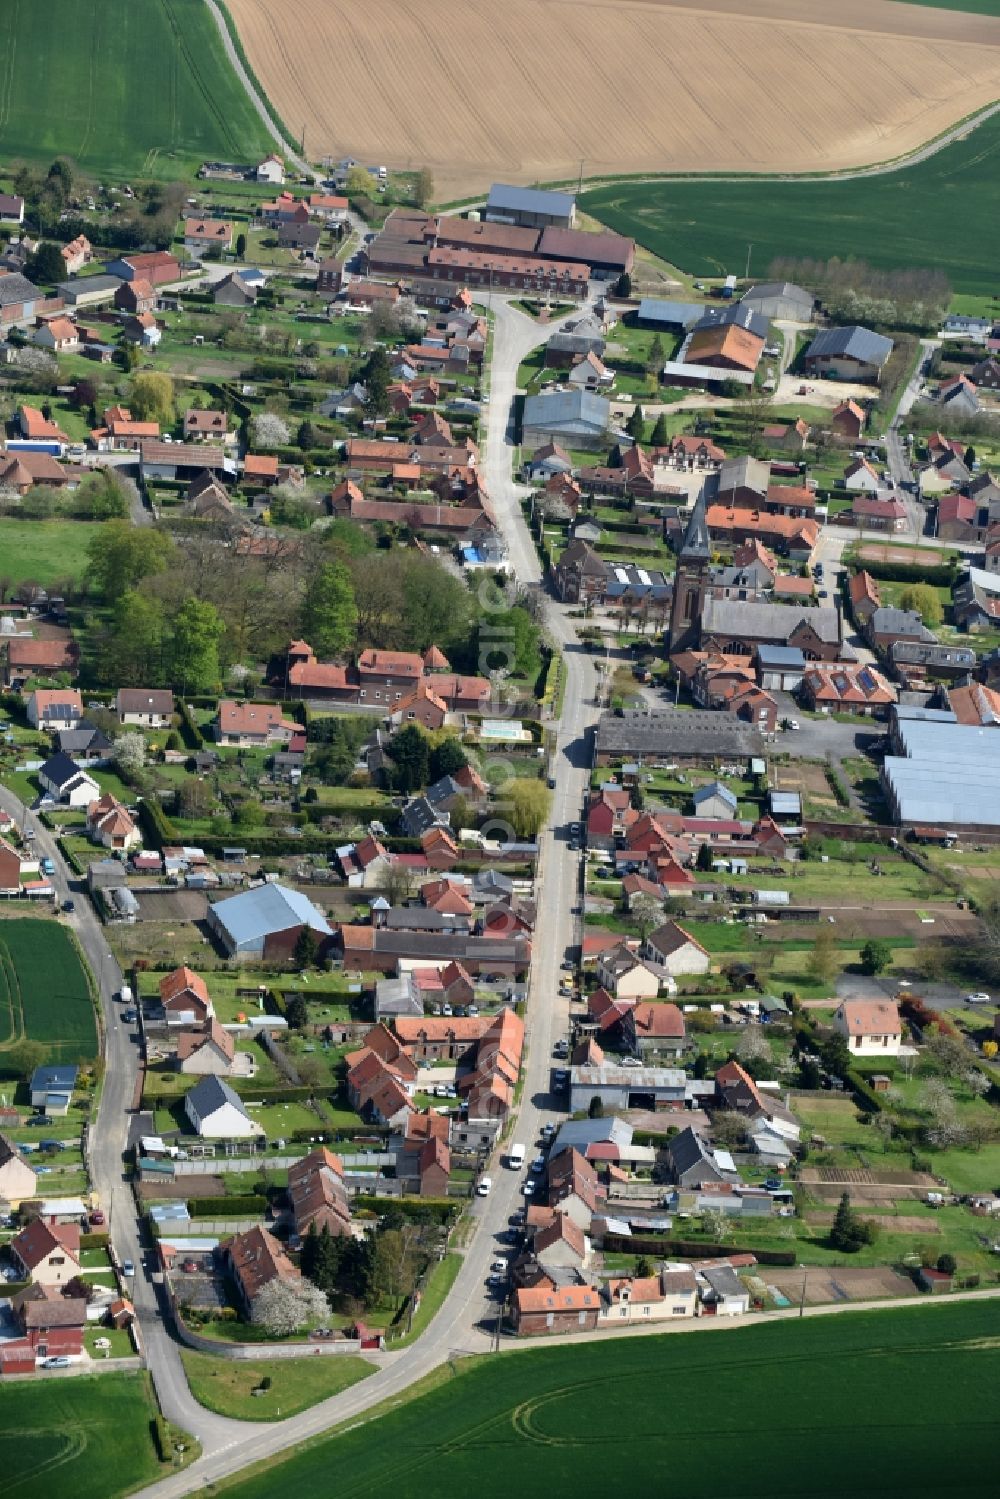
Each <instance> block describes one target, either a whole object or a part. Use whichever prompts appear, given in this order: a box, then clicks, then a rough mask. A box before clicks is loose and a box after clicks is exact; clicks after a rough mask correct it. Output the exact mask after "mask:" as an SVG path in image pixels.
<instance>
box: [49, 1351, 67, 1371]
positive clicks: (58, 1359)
mask: <svg viewBox="0 0 1000 1499" xmlns="http://www.w3.org/2000/svg"><path fill="white" fill-rule="evenodd" d="M72 1362H73V1360H72V1359H70V1358H66V1356H65V1354H61V1353H60V1354H57V1355H56V1356H54V1357H53V1358H47V1359H43V1361H42V1368H43V1369H68V1368H69V1366H70V1364H71V1363H72Z"/></svg>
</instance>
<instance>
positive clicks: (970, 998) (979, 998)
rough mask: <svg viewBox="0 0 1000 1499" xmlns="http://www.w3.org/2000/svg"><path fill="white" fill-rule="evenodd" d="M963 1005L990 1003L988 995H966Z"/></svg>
mask: <svg viewBox="0 0 1000 1499" xmlns="http://www.w3.org/2000/svg"><path fill="white" fill-rule="evenodd" d="M965 1003H966V1004H967V1005H988V1004H991V1003H992V1001H991V999H990V996H989V995H988V994H967V995H966V996H965Z"/></svg>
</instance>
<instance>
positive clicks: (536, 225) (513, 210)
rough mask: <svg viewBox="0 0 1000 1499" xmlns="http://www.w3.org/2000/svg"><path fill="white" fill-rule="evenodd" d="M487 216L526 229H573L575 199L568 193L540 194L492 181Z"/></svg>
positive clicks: (531, 189)
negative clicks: (551, 227)
mask: <svg viewBox="0 0 1000 1499" xmlns="http://www.w3.org/2000/svg"><path fill="white" fill-rule="evenodd" d="M486 217H487V218H488V219H491V220H492V221H493V222H494V223H500V224H522V225H524V226H525V227H526V228H529V229H548V228H549V226H550V225H553V226H554V227H555V228H557V229H572V227H573V224H574V222H575V220H576V199H575V198H574V197H573V195H572V194H571V193H552V192H541V191H540V190H539V189H538V188H533V187H512V186H510V185H509V184H508V183H506V182H494V184H493V186H492V187H491V188H490V195H489V197H488V198H487V200H486Z"/></svg>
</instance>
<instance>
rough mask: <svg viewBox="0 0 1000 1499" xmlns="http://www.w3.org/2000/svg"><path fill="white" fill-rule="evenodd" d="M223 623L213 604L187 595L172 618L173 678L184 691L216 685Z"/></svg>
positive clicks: (198, 689)
mask: <svg viewBox="0 0 1000 1499" xmlns="http://www.w3.org/2000/svg"><path fill="white" fill-rule="evenodd" d="M222 634H223V624H222V620H221V619H220V618H219V611H218V610H217V609H216V607H215V605H214V604H209V603H204V602H202V600H201V599H196V598H193V597H191V598H187V599H185V600H184V603H183V604H182V605H181V607H180V610H179V611H178V613H177V617H176V619H175V620H174V680H175V682H176V683H178V684H179V685H180V688H181V690H182V691H183V692H209V691H211V690H212V689H213V688H214V687H215V686H217V684H218V681H219V677H220V670H219V641H220V640H221V639H222Z"/></svg>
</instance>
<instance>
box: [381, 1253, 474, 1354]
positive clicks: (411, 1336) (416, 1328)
mask: <svg viewBox="0 0 1000 1499" xmlns="http://www.w3.org/2000/svg"><path fill="white" fill-rule="evenodd" d="M461 1268H462V1256H461V1255H460V1254H446V1255H445V1257H444V1259H443V1260H439V1261H438V1263H437V1264H436V1265H435V1266H434V1268H433V1269H432V1270H431V1272H430V1274H429V1275H428V1277H427V1284H426V1285H425V1287H424V1293H423V1296H422V1297H421V1298H420V1305H419V1307H418V1308H417V1310H416V1311H415V1312H414V1314H413V1323H412V1325H411V1327H410V1331H409V1332H408V1333H407V1334H406V1336H405V1337H402V1338H399V1339H396V1340H393V1342H392V1347H393V1348H406V1347H407V1346H408V1345H409V1344H410V1343H412V1342H414V1341H415V1339H417V1338H419V1336H420V1334H421V1333H422V1332H423V1331H424V1329H425V1328H426V1326H427V1324H428V1323H429V1322H430V1320H431V1318H432V1317H434V1316H436V1315H437V1313H438V1312H439V1311H440V1310H441V1308H442V1306H443V1305H444V1303H445V1300H446V1298H447V1296H448V1292H449V1291H450V1290H451V1288H452V1286H453V1285H454V1284H455V1277H456V1275H457V1274H458V1272H459V1270H461Z"/></svg>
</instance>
